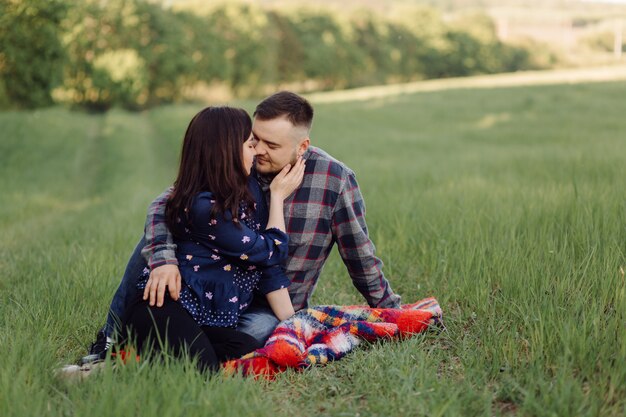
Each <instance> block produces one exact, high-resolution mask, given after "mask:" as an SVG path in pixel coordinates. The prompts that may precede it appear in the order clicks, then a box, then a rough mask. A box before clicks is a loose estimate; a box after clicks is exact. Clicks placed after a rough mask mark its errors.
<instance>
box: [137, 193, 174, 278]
mask: <svg viewBox="0 0 626 417" xmlns="http://www.w3.org/2000/svg"><path fill="white" fill-rule="evenodd" d="M171 193H172V187H170V188H168V189H167V190H165V191H164V192H163V193H162V194H161V195H160V196H158V197H157V198H156V200H154V201H153V202H152V204H150V207H148V215H147V217H146V225H145V227H144V238H145V240H146V246H144V248H143V249H142V250H141V255H142V256H143V257H144V258H145V259H146V262H147V263H148V266H149V267H150V269H154V268H157V267H159V266H162V265H178V260H177V259H176V244H175V243H174V237H173V236H172V234H171V233H170V231H169V230H168V229H167V224H166V222H165V205H166V204H167V200H168V199H169V197H170V194H171Z"/></svg>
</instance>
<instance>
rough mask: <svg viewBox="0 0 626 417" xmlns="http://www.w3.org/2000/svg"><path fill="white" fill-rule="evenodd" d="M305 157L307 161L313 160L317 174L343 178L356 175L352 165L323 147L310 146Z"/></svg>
mask: <svg viewBox="0 0 626 417" xmlns="http://www.w3.org/2000/svg"><path fill="white" fill-rule="evenodd" d="M304 157H305V158H306V160H307V161H312V162H313V164H314V167H313V168H314V172H315V173H317V174H324V175H330V176H332V177H336V178H339V179H343V180H345V179H346V178H348V177H350V176H354V171H352V169H350V167H348V166H347V165H346V164H345V163H343V162H341V161H340V160H338V159H337V158H335V157H333V156H331V155H330V154H329V153H328V152H326V151H325V150H323V149H321V148H318V147H315V146H309V149H308V150H307V152H306V154H305V155H304ZM307 165H308V164H307Z"/></svg>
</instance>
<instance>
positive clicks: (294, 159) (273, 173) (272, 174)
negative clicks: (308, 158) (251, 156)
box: [254, 149, 298, 178]
mask: <svg viewBox="0 0 626 417" xmlns="http://www.w3.org/2000/svg"><path fill="white" fill-rule="evenodd" d="M297 161H298V151H297V149H294V151H293V155H292V156H291V160H290V161H289V164H291V166H292V167H293V166H294V165H295V164H296V162H297ZM286 165H287V164H285V165H283V166H282V167H280V168H278V169H276V170H275V171H268V172H264V171H259V167H258V165H257V163H256V159H255V160H254V168H255V170H256V171H257V172H258V173H259V174H260V175H262V176H264V177H267V178H274V177H275V176H276V175H278V173H279V172H280V171H282V169H283V168H284V167H285V166H286ZM270 166H271V165H270Z"/></svg>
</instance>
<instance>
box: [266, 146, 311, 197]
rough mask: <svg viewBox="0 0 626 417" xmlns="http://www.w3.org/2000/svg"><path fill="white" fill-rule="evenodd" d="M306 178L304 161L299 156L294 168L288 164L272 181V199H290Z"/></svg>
mask: <svg viewBox="0 0 626 417" xmlns="http://www.w3.org/2000/svg"><path fill="white" fill-rule="evenodd" d="M302 178H304V159H303V158H302V157H301V156H299V157H298V160H297V161H296V163H295V164H294V166H293V167H292V166H291V164H287V165H286V166H285V167H284V168H283V169H282V170H281V171H280V172H279V173H278V174H277V175H276V177H274V180H272V183H271V184H270V195H271V197H272V198H279V199H281V200H284V199H286V198H287V197H289V195H290V194H291V193H293V192H294V191H295V190H296V189H297V188H298V187H299V186H300V184H301V183H302Z"/></svg>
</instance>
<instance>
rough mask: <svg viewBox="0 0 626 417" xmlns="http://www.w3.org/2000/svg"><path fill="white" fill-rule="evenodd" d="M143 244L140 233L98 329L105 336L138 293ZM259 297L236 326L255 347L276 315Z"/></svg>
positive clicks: (117, 328) (113, 330) (116, 330)
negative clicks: (102, 325) (254, 341)
mask: <svg viewBox="0 0 626 417" xmlns="http://www.w3.org/2000/svg"><path fill="white" fill-rule="evenodd" d="M145 245H146V242H145V240H144V238H143V237H142V238H141V240H140V241H139V243H138V244H137V246H136V247H135V250H134V251H133V254H132V255H131V256H130V259H129V260H128V264H127V265H126V270H125V271H124V276H123V277H122V282H121V283H120V285H119V287H118V288H117V291H116V292H115V295H114V296H113V300H112V301H111V306H110V308H109V314H108V315H107V321H106V325H105V326H104V328H103V329H102V331H103V332H104V333H105V335H106V336H108V337H111V338H113V339H115V337H114V335H115V333H120V332H121V328H120V326H121V323H122V322H123V321H124V320H125V319H126V314H128V312H129V309H130V308H131V307H132V306H133V304H134V301H135V299H136V297H137V296H138V294H137V293H138V291H139V290H138V289H137V281H138V280H139V277H140V276H141V274H142V273H143V270H144V269H145V268H147V267H148V265H147V263H146V260H145V259H144V258H143V257H142V256H141V250H142V249H143V247H144V246H145ZM260 297H262V295H258V296H255V298H254V301H253V302H252V304H251V305H250V307H248V308H247V309H246V311H244V312H243V314H242V315H241V316H239V325H238V326H237V330H239V331H241V332H244V333H247V334H249V335H250V336H252V337H254V338H255V339H256V341H257V342H258V347H262V346H263V345H265V341H266V340H267V339H268V337H269V336H270V334H272V332H273V331H274V328H276V325H277V324H278V319H277V318H276V316H275V315H274V313H273V312H272V310H271V309H270V308H269V306H268V305H267V303H265V302H264V301H265V300H264V299H261V300H259V298H260Z"/></svg>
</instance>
